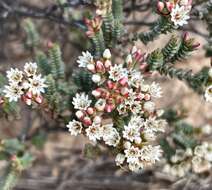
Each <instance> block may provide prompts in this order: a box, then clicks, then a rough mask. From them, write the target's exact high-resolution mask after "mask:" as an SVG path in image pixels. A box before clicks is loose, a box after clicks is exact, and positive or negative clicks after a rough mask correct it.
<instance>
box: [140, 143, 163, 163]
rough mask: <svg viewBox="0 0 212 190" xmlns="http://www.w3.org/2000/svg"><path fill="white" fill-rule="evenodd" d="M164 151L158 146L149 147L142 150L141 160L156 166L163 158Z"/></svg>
mask: <svg viewBox="0 0 212 190" xmlns="http://www.w3.org/2000/svg"><path fill="white" fill-rule="evenodd" d="M162 152H163V151H162V149H161V147H160V146H159V145H158V146H152V145H147V146H144V147H143V148H142V149H141V158H142V160H145V161H147V162H150V163H151V164H155V162H156V161H159V160H160V158H161V156H162Z"/></svg>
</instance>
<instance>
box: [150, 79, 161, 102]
mask: <svg viewBox="0 0 212 190" xmlns="http://www.w3.org/2000/svg"><path fill="white" fill-rule="evenodd" d="M149 93H150V95H151V96H152V97H154V98H160V97H161V96H162V91H161V87H160V85H159V84H158V83H155V82H153V83H152V84H151V85H150V87H149Z"/></svg>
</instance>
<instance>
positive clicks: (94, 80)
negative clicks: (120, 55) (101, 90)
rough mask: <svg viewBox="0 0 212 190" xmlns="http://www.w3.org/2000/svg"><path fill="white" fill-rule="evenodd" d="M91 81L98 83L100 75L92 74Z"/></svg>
mask: <svg viewBox="0 0 212 190" xmlns="http://www.w3.org/2000/svg"><path fill="white" fill-rule="evenodd" d="M92 81H93V82H94V83H99V82H100V81H101V76H100V75H99V74H94V75H93V76H92Z"/></svg>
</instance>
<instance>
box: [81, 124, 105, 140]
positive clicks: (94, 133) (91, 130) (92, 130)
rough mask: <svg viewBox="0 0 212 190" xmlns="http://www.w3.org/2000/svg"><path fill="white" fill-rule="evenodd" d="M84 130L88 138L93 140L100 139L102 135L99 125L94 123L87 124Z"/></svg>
mask: <svg viewBox="0 0 212 190" xmlns="http://www.w3.org/2000/svg"><path fill="white" fill-rule="evenodd" d="M85 131H86V135H87V136H88V138H89V139H90V140H91V141H93V142H96V140H100V139H101V137H102V135H101V130H100V126H99V125H95V124H94V123H93V124H92V125H91V126H89V127H88V128H87V129H86V130H85Z"/></svg>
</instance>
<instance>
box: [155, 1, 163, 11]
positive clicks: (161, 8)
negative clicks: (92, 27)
mask: <svg viewBox="0 0 212 190" xmlns="http://www.w3.org/2000/svg"><path fill="white" fill-rule="evenodd" d="M164 7H165V5H164V3H163V2H161V1H158V3H157V9H158V11H159V12H162V10H163V9H164Z"/></svg>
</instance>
